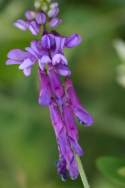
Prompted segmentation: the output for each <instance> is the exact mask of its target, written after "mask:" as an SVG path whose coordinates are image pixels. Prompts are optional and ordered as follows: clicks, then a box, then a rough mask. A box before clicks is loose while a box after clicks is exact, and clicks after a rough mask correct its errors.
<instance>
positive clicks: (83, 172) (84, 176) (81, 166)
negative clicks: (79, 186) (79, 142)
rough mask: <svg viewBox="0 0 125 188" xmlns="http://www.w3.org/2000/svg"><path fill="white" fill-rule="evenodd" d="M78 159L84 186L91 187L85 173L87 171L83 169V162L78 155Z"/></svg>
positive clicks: (85, 187)
mask: <svg viewBox="0 0 125 188" xmlns="http://www.w3.org/2000/svg"><path fill="white" fill-rule="evenodd" d="M76 160H77V163H78V168H79V174H80V177H81V180H82V183H83V186H84V188H90V186H89V183H88V180H87V177H86V174H85V171H84V169H83V165H82V162H81V160H80V157H79V156H78V155H76Z"/></svg>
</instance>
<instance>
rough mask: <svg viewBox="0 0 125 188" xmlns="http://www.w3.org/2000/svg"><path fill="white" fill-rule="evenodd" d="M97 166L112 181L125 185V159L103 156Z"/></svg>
mask: <svg viewBox="0 0 125 188" xmlns="http://www.w3.org/2000/svg"><path fill="white" fill-rule="evenodd" d="M97 167H98V169H99V170H100V171H101V172H102V173H103V175H105V176H106V177H107V178H109V179H110V180H111V181H112V182H114V183H116V184H118V185H121V186H124V187H125V159H120V158H115V157H101V158H99V159H98V160H97Z"/></svg>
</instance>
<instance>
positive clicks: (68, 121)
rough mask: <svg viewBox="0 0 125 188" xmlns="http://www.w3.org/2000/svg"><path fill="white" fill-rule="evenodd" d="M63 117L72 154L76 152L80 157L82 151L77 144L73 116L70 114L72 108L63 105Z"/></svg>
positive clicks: (76, 131)
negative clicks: (72, 150)
mask: <svg viewBox="0 0 125 188" xmlns="http://www.w3.org/2000/svg"><path fill="white" fill-rule="evenodd" d="M63 115H64V120H65V125H66V128H67V134H68V136H69V140H70V144H71V145H72V148H73V149H74V152H76V153H77V154H78V155H79V156H82V155H83V150H82V148H81V147H80V145H79V144H78V130H77V127H76V123H75V119H74V114H73V112H72V107H71V106H69V105H63Z"/></svg>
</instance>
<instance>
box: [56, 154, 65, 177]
mask: <svg viewBox="0 0 125 188" xmlns="http://www.w3.org/2000/svg"><path fill="white" fill-rule="evenodd" d="M57 172H58V174H59V176H60V177H61V180H62V181H66V180H67V169H66V160H65V159H64V157H60V159H59V161H58V162H57Z"/></svg>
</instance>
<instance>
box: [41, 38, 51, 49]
mask: <svg viewBox="0 0 125 188" xmlns="http://www.w3.org/2000/svg"><path fill="white" fill-rule="evenodd" d="M42 47H43V48H44V49H50V47H51V41H50V38H49V35H44V36H43V37H42Z"/></svg>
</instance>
